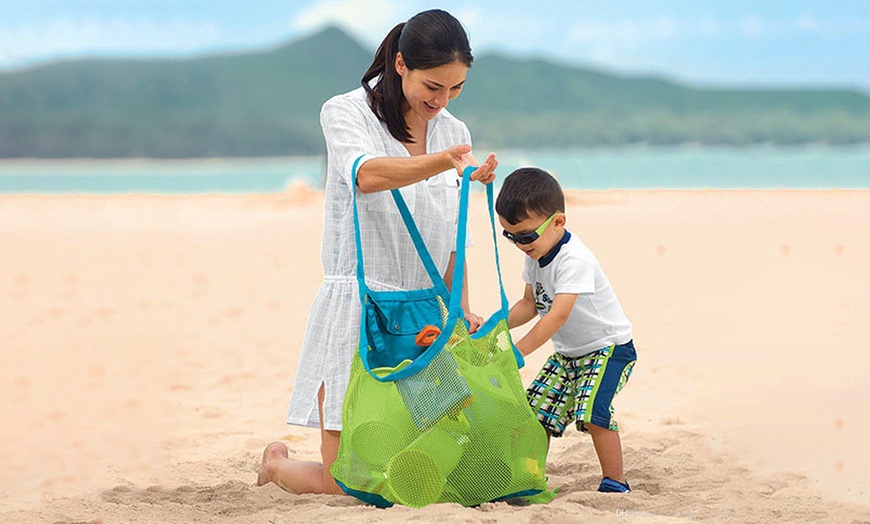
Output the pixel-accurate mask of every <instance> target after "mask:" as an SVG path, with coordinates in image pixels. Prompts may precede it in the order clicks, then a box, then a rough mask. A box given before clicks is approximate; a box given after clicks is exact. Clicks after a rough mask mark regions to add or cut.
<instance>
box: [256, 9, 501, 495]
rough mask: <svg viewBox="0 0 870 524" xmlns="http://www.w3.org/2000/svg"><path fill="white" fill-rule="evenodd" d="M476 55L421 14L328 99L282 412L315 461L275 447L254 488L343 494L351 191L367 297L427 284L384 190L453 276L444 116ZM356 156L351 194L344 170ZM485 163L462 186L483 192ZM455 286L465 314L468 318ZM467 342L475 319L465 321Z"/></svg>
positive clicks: (354, 321)
mask: <svg viewBox="0 0 870 524" xmlns="http://www.w3.org/2000/svg"><path fill="white" fill-rule="evenodd" d="M472 61H473V56H472V54H471V48H470V46H469V44H468V37H467V36H466V34H465V31H464V30H463V28H462V25H461V24H460V23H459V21H458V20H456V19H455V18H454V17H453V16H451V15H450V14H448V13H446V12H445V11H441V10H431V11H425V12H422V13H419V14H417V15H415V16H414V17H412V18H411V19H410V20H408V21H407V22H405V23H401V24H399V25H397V26H396V27H394V28H393V29H392V30H391V31H390V32H389V34H387V36H386V38H384V41H383V42H382V43H381V45H380V47H379V48H378V50H377V53H376V54H375V58H374V61H373V62H372V65H371V66H370V67H369V69H368V71H366V73H365V74H364V75H363V78H362V87H360V88H358V89H356V90H354V91H351V92H349V93H345V94H342V95H338V96H335V97H333V98H332V99H330V100H328V101H327V102H326V103H325V104H324V105H323V108H322V110H321V114H320V123H321V126H322V127H323V135H324V138H325V139H326V146H327V176H326V204H325V208H326V209H325V216H324V230H323V240H322V263H323V269H324V275H325V276H324V282H323V284H322V285H321V287H320V291H319V292H318V294H317V297H316V298H315V300H314V304H313V306H312V310H311V314H310V316H309V320H308V329H307V332H306V334H305V340H304V342H303V347H302V354H301V357H300V361H299V367H298V369H297V373H296V381H295V383H294V387H293V397H292V399H291V402H290V410H289V415H288V417H287V423H288V424H295V425H301V426H308V427H319V428H320V430H321V432H320V433H321V447H320V451H321V456H322V462H299V461H294V460H290V459H289V458H288V451H287V447H286V446H285V445H284V444H282V443H280V442H273V443H272V444H269V446H267V447H266V450H265V451H264V452H263V463H262V467H261V471H260V474H259V478H258V481H257V482H258V484H259V485H263V484H266V483H268V482H274V483H275V484H277V485H279V486H280V487H282V488H284V489H285V490H287V491H290V492H293V493H342V491H341V489H340V488H339V487H338V485H337V484H336V482H335V480H334V479H333V478H332V475H331V474H330V471H329V468H330V467H331V466H332V463H333V462H334V461H335V457H336V454H337V452H338V443H339V438H340V435H341V409H342V403H343V401H344V394H345V391H346V389H347V383H348V378H349V374H350V365H351V360H352V358H353V354H354V351H356V350H357V342H358V338H359V319H360V304H359V291H358V285H357V281H356V260H357V259H356V245H355V241H354V223H353V192H354V191H357V198H358V209H359V213H360V228H361V237H362V244H363V246H362V247H363V252H364V255H365V264H366V267H365V274H366V283H367V285H368V286H369V287H370V288H372V289H376V290H377V289H381V290H383V289H419V288H427V287H431V286H432V282H431V281H430V279H429V277H428V276H427V274H426V271H425V269H424V268H423V266H422V264H421V263H420V261H419V258H418V256H417V252H416V250H414V248H413V245H412V243H411V240H410V237H409V235H408V233H407V231H406V230H405V228H404V224H403V222H402V220H401V218H400V215H399V211H398V209H397V208H396V205H395V203H394V202H393V199H392V196H391V195H390V193H389V191H387V190H389V189H396V188H401V189H400V190H401V192H402V195H403V196H404V198H405V200H406V201H407V203H408V207H409V208H410V210H411V212H412V214H413V216H414V220H415V222H416V223H417V226H418V228H419V229H420V232H421V234H422V236H423V238H424V240H425V242H426V245H427V247H428V248H429V251H430V252H431V254H432V258H433V259H434V261H435V263H436V265H437V266H438V268H439V270H440V271H441V274H442V275H444V280H445V282H446V283H447V285H448V286H450V284H451V282H450V280H451V277H452V273H453V263H454V253H453V248H454V246H455V240H456V224H457V218H458V216H457V215H458V203H459V178H458V175H459V174H461V172H462V170H463V169H464V168H465V167H466V166H468V165H475V166H476V165H478V163H477V161H476V160H475V159H474V157H473V156H472V155H471V154H470V151H471V145H470V143H471V136H470V134H469V132H468V129H467V128H466V127H465V124H463V123H462V122H460V121H459V120H457V119H456V118H454V117H453V116H452V115H450V114H449V113H448V112H447V111H446V109H445V108H446V107H447V104H448V102H449V101H450V100H452V99H453V98H456V97H457V96H459V93H460V92H461V91H462V86H463V85H464V83H465V77H466V73H467V71H468V69H469V67H471V63H472ZM360 156H362V159H361V160H360V164H359V168H358V176H357V181H356V187H354V183H353V181H352V166H353V164H354V162H355V161H356V160H357V159H358V158H359V157H360ZM497 165H498V162H497V160H496V158H495V155H494V154H492V153H490V155H489V156H488V157H487V158H486V160H485V161H484V162H483V163H482V164H480V166H479V168H478V169H477V170H475V171H474V173H473V174H472V176H471V178H472V180H478V181H480V182H483V183H490V182H492V180H493V179H494V178H495V174H494V171H495V168H496V166H497ZM467 289H468V286H463V297H462V298H463V301H462V306H463V310H464V311H466V312H469V311H470V309H469V307H468V298H467V292H466V290H467ZM466 320H467V321H468V323H469V330H470V331H471V332H474V331H475V330H477V328H478V327H479V326H480V325H481V323H482V319H481V318H480V317H479V316H477V315H475V314H472V313H467V314H466Z"/></svg>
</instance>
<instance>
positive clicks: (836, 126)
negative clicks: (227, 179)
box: [0, 27, 870, 158]
mask: <svg viewBox="0 0 870 524" xmlns="http://www.w3.org/2000/svg"><path fill="white" fill-rule="evenodd" d="M371 57H372V52H371V50H367V49H365V48H364V47H363V46H361V45H360V44H359V43H358V42H356V41H354V40H353V39H351V38H350V37H348V36H347V35H346V34H345V33H343V32H342V31H341V30H339V29H337V28H334V27H333V28H327V29H325V30H323V31H321V32H319V33H317V34H314V35H312V36H310V37H308V38H305V39H303V40H299V41H296V42H292V43H288V44H286V45H283V46H280V47H277V48H275V49H270V50H266V51H262V52H255V53H246V54H228V55H219V56H206V57H198V58H190V59H160V60H156V59H155V60H141V59H140V60H133V59H129V60H122V59H101V60H77V61H65V62H56V63H49V64H45V65H41V66H37V67H31V68H27V69H23V70H19V71H10V72H4V73H0V157H6V158H12V157H50V158H57V157H96V158H100V157H133V156H147V157H211V156H269V155H292V154H316V153H320V152H322V150H323V139H322V136H321V133H320V126H319V122H318V114H319V111H320V106H321V104H322V103H323V102H324V101H325V100H326V99H328V98H329V97H330V96H332V95H334V94H337V93H341V92H344V91H347V90H350V89H353V88H354V87H356V86H358V85H359V79H360V77H361V76H362V73H363V72H364V71H365V69H366V68H367V66H368V65H369V63H370V61H371ZM450 110H451V112H453V113H454V114H456V115H457V116H458V117H460V118H461V119H463V120H464V121H465V122H466V123H468V124H469V127H470V128H471V130H472V132H473V134H474V137H475V141H476V143H478V144H485V145H487V146H489V147H494V148H502V147H541V146H552V147H570V146H594V145H612V144H627V143H637V142H645V143H653V144H672V143H680V142H699V143H706V144H749V143H757V142H772V143H782V144H794V143H808V142H827V143H833V144H847V143H858V142H870V97H868V96H866V95H864V94H862V93H860V92H857V91H848V90H714V89H695V88H690V87H686V86H682V85H678V84H675V83H673V82H669V81H667V80H665V79H660V78H640V77H635V78H629V77H620V76H615V75H610V74H605V73H601V72H596V71H592V70H588V69H583V68H579V67H575V66H568V65H562V64H558V63H554V62H551V61H547V60H540V59H529V60H520V59H516V58H509V57H505V56H498V55H490V56H481V57H479V58H478V59H477V60H476V61H475V64H474V66H473V68H472V70H471V71H470V73H469V81H468V82H467V84H466V88H465V90H464V92H463V94H462V96H460V97H459V98H457V99H456V100H454V101H453V102H451V104H450Z"/></svg>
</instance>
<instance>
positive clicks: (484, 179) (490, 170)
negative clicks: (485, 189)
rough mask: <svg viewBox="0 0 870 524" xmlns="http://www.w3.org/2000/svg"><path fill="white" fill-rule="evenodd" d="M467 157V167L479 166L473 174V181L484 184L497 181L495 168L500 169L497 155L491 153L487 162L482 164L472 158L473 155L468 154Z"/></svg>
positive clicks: (487, 157)
mask: <svg viewBox="0 0 870 524" xmlns="http://www.w3.org/2000/svg"><path fill="white" fill-rule="evenodd" d="M465 157H466V158H467V161H468V163H467V164H466V165H469V166H478V167H477V169H475V170H474V172H473V173H471V180H477V181H478V182H480V183H482V184H490V183H492V181H493V180H495V168H497V167H498V160H496V158H495V153H490V154H489V155H487V156H486V160H484V161H483V163H482V164H479V165H478V163H477V159H476V158H474V156H472V154H471V153H466V154H465Z"/></svg>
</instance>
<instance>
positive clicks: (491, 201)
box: [486, 184, 510, 318]
mask: <svg viewBox="0 0 870 524" xmlns="http://www.w3.org/2000/svg"><path fill="white" fill-rule="evenodd" d="M494 192H495V191H494V190H493V188H492V184H487V185H486V204H487V207H488V208H489V225H490V229H492V247H493V249H494V250H495V271H496V273H498V289H499V291H500V292H501V310H502V311H503V312H504V316H505V318H507V315H508V312H510V305H509V303H508V299H507V295H505V292H504V282H503V281H502V278H501V261H500V260H499V257H498V239H499V235H498V233H496V228H495V196H494V194H493V193H494Z"/></svg>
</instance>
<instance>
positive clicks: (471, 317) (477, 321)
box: [465, 313, 483, 335]
mask: <svg viewBox="0 0 870 524" xmlns="http://www.w3.org/2000/svg"><path fill="white" fill-rule="evenodd" d="M465 321H466V322H468V334H469V335H470V334H472V333H475V332H476V331H477V330H478V329H480V326H482V325H483V317H481V316H479V315H475V314H474V313H466V314H465Z"/></svg>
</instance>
